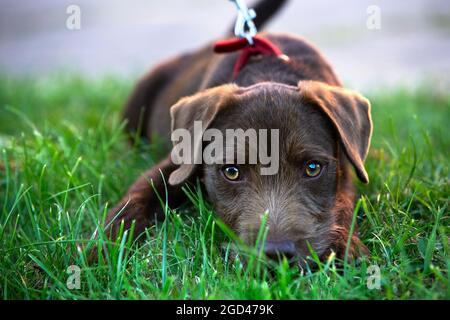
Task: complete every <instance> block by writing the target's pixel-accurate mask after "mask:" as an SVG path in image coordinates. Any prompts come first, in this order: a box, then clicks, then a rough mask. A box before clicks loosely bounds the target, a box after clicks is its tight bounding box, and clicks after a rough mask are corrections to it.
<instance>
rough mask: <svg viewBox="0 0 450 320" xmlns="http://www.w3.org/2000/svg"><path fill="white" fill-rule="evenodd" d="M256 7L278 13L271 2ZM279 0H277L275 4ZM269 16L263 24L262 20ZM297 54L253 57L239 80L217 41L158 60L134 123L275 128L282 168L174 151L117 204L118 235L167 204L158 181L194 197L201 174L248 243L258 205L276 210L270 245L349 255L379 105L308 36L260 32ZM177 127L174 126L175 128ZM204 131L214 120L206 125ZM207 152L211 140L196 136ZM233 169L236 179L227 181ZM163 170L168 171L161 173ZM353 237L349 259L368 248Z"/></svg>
mask: <svg viewBox="0 0 450 320" xmlns="http://www.w3.org/2000/svg"><path fill="white" fill-rule="evenodd" d="M275 2H276V1H267V0H266V1H261V3H260V4H259V5H257V7H256V10H257V12H258V8H259V9H260V10H263V9H264V10H266V11H264V10H263V12H262V13H261V16H263V17H266V18H267V17H268V16H269V14H268V12H267V10H269V11H270V10H273V9H274V8H272V7H271V6H270V3H275ZM278 5H279V3H278V4H277V5H276V6H278ZM263 22H264V21H262V20H260V21H258V27H260V26H261V24H262V23H263ZM262 37H265V38H267V39H269V40H270V41H272V42H273V43H274V44H275V45H276V46H278V47H279V48H280V49H281V50H282V51H283V53H284V54H286V55H287V56H289V58H290V59H289V61H285V60H283V59H279V58H277V57H275V56H255V57H252V58H251V59H250V60H249V62H248V63H247V64H246V65H245V66H244V68H243V69H242V70H241V71H240V72H239V73H238V75H237V76H236V77H233V66H234V65H235V62H236V59H237V57H238V53H230V54H226V55H217V54H214V52H213V49H212V44H209V45H207V46H206V47H204V48H203V49H200V50H198V51H196V52H194V53H190V54H185V55H182V56H179V57H177V58H175V59H172V60H169V61H167V62H165V63H162V64H160V65H159V66H157V67H156V68H155V69H153V70H152V71H151V72H150V73H149V74H148V75H146V76H145V77H144V78H143V79H142V80H141V81H140V82H139V84H138V85H137V87H136V89H135V91H134V92H133V94H132V95H131V97H130V99H129V101H128V104H127V106H126V108H125V118H126V119H127V120H128V129H129V130H130V131H138V130H141V132H142V135H143V136H145V137H147V138H148V139H150V140H151V138H152V137H153V136H154V135H158V136H162V137H167V138H169V137H170V133H171V129H172V130H175V129H179V128H184V129H187V130H189V131H193V123H194V121H202V123H203V124H204V126H205V127H207V128H215V129H218V130H220V131H221V132H225V130H226V129H237V128H239V129H243V130H247V129H250V128H252V129H256V130H258V129H278V130H279V147H278V149H279V170H278V172H277V174H275V175H266V176H264V175H261V174H260V171H259V167H260V165H258V164H254V165H250V164H247V165H231V166H230V165H225V166H224V165H218V164H211V165H207V164H201V165H192V164H181V165H180V166H177V165H175V164H174V163H173V161H172V158H171V157H170V155H168V156H167V158H166V159H164V160H163V161H162V162H160V163H159V164H157V165H156V166H154V167H153V168H151V169H150V170H148V171H147V172H145V173H144V174H143V175H142V176H141V177H140V178H139V179H138V180H137V181H136V182H135V183H134V184H133V185H132V186H131V187H130V189H129V190H128V192H127V194H126V195H125V196H124V198H123V199H122V201H121V202H120V203H119V204H117V205H116V206H115V207H114V208H113V209H112V210H111V211H110V213H109V215H108V221H107V223H108V224H110V231H111V233H112V234H115V233H116V232H117V230H118V228H119V226H120V223H121V222H122V221H124V223H125V228H129V227H130V225H131V223H132V221H135V222H136V225H135V233H134V235H135V236H136V235H138V234H140V233H141V232H142V231H143V230H144V229H145V227H147V226H149V225H150V224H151V223H152V221H153V220H154V219H155V218H157V219H162V218H164V217H163V214H162V212H163V210H162V208H161V205H160V203H159V200H158V198H157V196H156V195H155V193H154V191H153V188H152V187H151V186H150V183H149V181H153V184H154V187H155V189H156V190H157V191H158V192H159V193H160V194H161V195H163V194H164V192H165V191H164V190H165V186H164V180H163V178H162V177H161V172H162V174H163V175H164V177H165V178H166V181H168V182H169V184H168V194H169V199H168V200H169V206H171V207H176V206H179V205H180V204H182V203H183V202H185V201H186V197H185V195H184V192H183V191H182V190H181V187H182V186H183V184H184V183H186V182H189V181H190V182H192V181H195V180H196V179H197V177H198V178H200V181H201V182H202V183H203V186H204V189H205V190H206V192H207V195H208V198H209V200H210V201H211V203H212V204H213V205H214V207H215V209H216V212H217V214H218V215H219V217H221V218H222V219H223V220H224V221H225V222H226V223H227V224H228V225H229V226H230V227H231V228H232V229H233V230H234V231H235V232H236V233H237V234H238V235H239V236H240V237H241V238H242V239H243V240H245V241H246V242H247V243H249V244H253V243H254V241H255V236H256V232H257V230H258V229H259V228H260V222H261V214H263V213H264V212H268V234H267V241H266V247H265V250H266V254H267V255H268V256H269V257H276V256H279V255H280V254H283V255H285V256H288V257H292V256H306V255H308V254H309V250H308V243H309V244H310V245H311V246H312V248H313V249H314V250H315V251H316V252H317V254H318V255H319V256H320V257H322V258H325V257H326V256H327V255H328V254H329V253H330V251H331V250H333V251H335V252H336V253H337V255H338V257H341V258H342V257H343V256H344V252H345V247H346V243H347V240H348V236H349V228H350V224H351V220H352V214H353V208H354V200H355V199H354V187H353V183H352V174H351V167H352V166H353V167H354V169H355V171H356V174H357V176H358V178H359V179H360V180H361V181H363V182H365V183H367V182H368V175H367V173H366V171H365V169H364V163H363V162H364V159H365V157H366V154H367V151H368V148H369V143H370V137H371V133H372V122H371V118H370V104H369V101H368V100H367V99H365V98H364V97H362V96H361V95H359V94H358V93H355V92H352V91H349V90H346V89H343V88H342V87H341V84H340V82H339V80H338V79H337V77H336V75H335V74H334V72H333V70H332V68H331V67H330V65H329V64H328V63H327V62H326V60H325V59H324V58H323V57H322V55H321V54H320V53H319V52H318V51H317V50H316V49H315V48H314V47H313V46H312V45H310V44H309V43H307V42H306V41H305V40H303V39H300V38H298V37H294V36H290V35H274V34H262ZM170 124H172V128H171V127H170ZM205 129H206V128H205ZM194 145H195V147H196V148H197V149H199V150H195V152H202V149H203V148H205V144H204V143H202V141H194ZM230 167H231V168H232V170H233V172H232V173H233V174H234V175H235V177H237V178H236V179H235V177H233V179H230V178H229V176H228V172H227V171H226V170H229V169H227V168H230ZM160 171H161V172H160ZM365 251H366V249H365V247H364V246H363V245H362V244H361V243H360V241H359V239H358V237H357V234H356V232H355V234H353V235H352V241H351V248H350V257H356V256H358V255H359V254H360V253H361V252H365Z"/></svg>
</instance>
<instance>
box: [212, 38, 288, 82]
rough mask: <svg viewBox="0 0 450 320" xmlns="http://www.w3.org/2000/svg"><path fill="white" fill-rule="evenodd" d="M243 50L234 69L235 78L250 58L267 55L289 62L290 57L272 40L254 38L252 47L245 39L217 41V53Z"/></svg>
mask: <svg viewBox="0 0 450 320" xmlns="http://www.w3.org/2000/svg"><path fill="white" fill-rule="evenodd" d="M239 50H241V54H240V55H239V57H238V59H237V60H236V63H235V65H234V68H233V76H234V77H236V76H237V74H238V73H239V71H241V69H242V68H244V66H245V65H246V63H247V61H248V59H249V58H250V56H253V55H258V54H262V55H266V56H276V57H278V58H280V59H283V60H284V61H289V57H288V56H286V55H285V54H283V52H282V51H281V50H280V48H278V47H277V46H276V45H274V44H273V43H272V42H271V41H270V40H268V39H265V38H261V37H259V36H254V37H253V45H250V44H249V43H248V42H247V39H245V38H233V39H228V40H223V41H217V42H216V43H215V44H214V52H215V53H229V52H235V51H239Z"/></svg>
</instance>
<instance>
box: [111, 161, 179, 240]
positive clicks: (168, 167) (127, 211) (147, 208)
mask: <svg viewBox="0 0 450 320" xmlns="http://www.w3.org/2000/svg"><path fill="white" fill-rule="evenodd" d="M176 168H177V166H176V165H175V164H173V163H172V161H171V159H170V156H169V157H167V158H166V159H165V160H163V161H161V162H160V163H158V164H157V165H155V166H154V167H152V168H151V169H149V170H147V171H146V172H144V173H143V174H142V175H141V176H140V177H139V178H138V179H137V180H136V182H135V183H133V185H131V187H130V188H129V189H128V192H127V193H126V195H125V196H124V197H123V198H122V200H121V201H120V202H119V203H118V204H117V205H116V206H115V207H114V208H112V209H111V210H110V211H109V213H108V216H107V219H106V223H105V227H106V234H107V235H108V236H111V237H112V238H114V237H115V236H116V235H117V233H118V231H119V229H120V225H121V223H122V221H123V223H124V230H127V229H129V228H130V227H131V225H132V223H133V221H135V227H134V233H133V236H134V237H137V236H138V235H139V234H141V233H142V232H144V230H145V228H146V227H148V226H150V225H151V224H152V223H153V222H154V221H155V219H158V220H163V219H164V208H163V207H164V205H165V203H163V204H161V201H160V200H159V198H158V195H157V194H156V192H157V193H158V194H159V196H160V197H161V199H162V200H163V202H165V197H166V188H167V193H168V205H169V207H172V208H173V207H177V206H179V205H181V204H182V203H183V202H184V201H185V200H186V196H185V194H184V192H183V191H182V189H181V186H179V187H173V186H170V185H169V184H168V183H167V180H168V177H169V175H170V174H171V173H172V171H174V170H175V169H176ZM163 176H164V179H163ZM165 181H166V183H165ZM152 183H153V187H152ZM155 191H156V192H155Z"/></svg>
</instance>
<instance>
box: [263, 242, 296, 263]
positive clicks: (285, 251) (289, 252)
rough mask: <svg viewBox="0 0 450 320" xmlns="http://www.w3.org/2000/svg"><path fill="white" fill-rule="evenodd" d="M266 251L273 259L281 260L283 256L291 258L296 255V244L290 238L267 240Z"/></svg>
mask: <svg viewBox="0 0 450 320" xmlns="http://www.w3.org/2000/svg"><path fill="white" fill-rule="evenodd" d="M264 253H265V254H266V256H267V257H268V258H269V259H272V260H280V259H282V258H283V256H284V257H286V259H288V260H289V259H292V258H293V257H295V253H296V250H295V244H294V243H293V242H292V241H288V240H282V241H266V246H265V247H264Z"/></svg>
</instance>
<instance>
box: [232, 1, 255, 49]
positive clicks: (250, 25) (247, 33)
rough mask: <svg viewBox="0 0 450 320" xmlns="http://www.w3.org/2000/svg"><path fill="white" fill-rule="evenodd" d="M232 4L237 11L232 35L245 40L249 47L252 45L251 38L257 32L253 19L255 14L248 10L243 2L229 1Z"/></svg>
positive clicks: (253, 11)
mask: <svg viewBox="0 0 450 320" xmlns="http://www.w3.org/2000/svg"><path fill="white" fill-rule="evenodd" d="M230 1H232V2H234V4H235V5H236V8H237V10H238V16H237V20H236V24H235V26H234V35H235V36H236V37H240V38H245V39H247V41H248V43H249V44H250V45H253V37H254V36H255V35H256V33H257V32H258V30H257V29H256V26H255V23H254V22H253V19H254V18H255V17H256V12H255V10H253V9H249V8H248V7H247V5H246V3H245V1H244V0H230Z"/></svg>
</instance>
